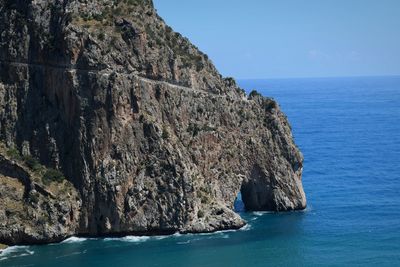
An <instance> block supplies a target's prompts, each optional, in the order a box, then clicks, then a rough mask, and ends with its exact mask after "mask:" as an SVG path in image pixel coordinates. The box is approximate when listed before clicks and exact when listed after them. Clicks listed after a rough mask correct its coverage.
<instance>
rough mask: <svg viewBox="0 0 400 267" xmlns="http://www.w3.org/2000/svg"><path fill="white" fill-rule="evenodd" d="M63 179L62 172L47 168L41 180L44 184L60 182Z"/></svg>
mask: <svg viewBox="0 0 400 267" xmlns="http://www.w3.org/2000/svg"><path fill="white" fill-rule="evenodd" d="M64 179H65V177H64V174H63V173H62V172H60V171H59V170H56V169H47V170H46V172H45V173H44V174H43V176H42V182H43V183H44V184H50V183H51V182H58V183H60V182H62V181H63V180H64Z"/></svg>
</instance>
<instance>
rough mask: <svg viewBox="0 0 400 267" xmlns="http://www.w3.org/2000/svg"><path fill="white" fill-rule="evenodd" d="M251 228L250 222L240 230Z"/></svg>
mask: <svg viewBox="0 0 400 267" xmlns="http://www.w3.org/2000/svg"><path fill="white" fill-rule="evenodd" d="M250 229H251V225H250V224H246V225H245V226H243V227H242V228H240V229H239V231H249V230H250Z"/></svg>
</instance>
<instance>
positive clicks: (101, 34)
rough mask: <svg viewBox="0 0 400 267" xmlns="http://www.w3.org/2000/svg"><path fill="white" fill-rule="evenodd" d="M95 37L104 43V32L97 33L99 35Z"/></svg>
mask: <svg viewBox="0 0 400 267" xmlns="http://www.w3.org/2000/svg"><path fill="white" fill-rule="evenodd" d="M97 37H98V38H99V40H100V41H104V38H105V34H104V32H99V34H98V35H97Z"/></svg>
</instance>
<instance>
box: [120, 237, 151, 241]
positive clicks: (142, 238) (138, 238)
mask: <svg viewBox="0 0 400 267" xmlns="http://www.w3.org/2000/svg"><path fill="white" fill-rule="evenodd" d="M149 239H150V236H125V237H122V238H121V240H123V241H127V242H144V241H147V240H149Z"/></svg>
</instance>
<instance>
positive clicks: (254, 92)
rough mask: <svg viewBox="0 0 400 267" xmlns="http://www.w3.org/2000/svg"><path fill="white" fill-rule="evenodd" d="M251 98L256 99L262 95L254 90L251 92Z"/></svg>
mask: <svg viewBox="0 0 400 267" xmlns="http://www.w3.org/2000/svg"><path fill="white" fill-rule="evenodd" d="M249 96H250V97H255V96H261V94H260V93H259V92H257V91H256V90H253V91H251V92H250V94H249Z"/></svg>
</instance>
